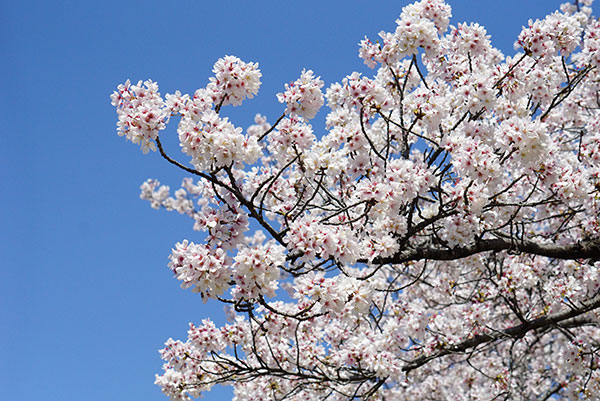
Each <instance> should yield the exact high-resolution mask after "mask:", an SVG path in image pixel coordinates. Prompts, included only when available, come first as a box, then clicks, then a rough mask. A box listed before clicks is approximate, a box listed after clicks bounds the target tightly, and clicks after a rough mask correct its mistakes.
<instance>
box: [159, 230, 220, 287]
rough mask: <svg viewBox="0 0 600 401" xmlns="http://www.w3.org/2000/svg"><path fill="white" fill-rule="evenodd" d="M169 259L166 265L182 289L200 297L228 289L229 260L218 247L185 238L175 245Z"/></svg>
mask: <svg viewBox="0 0 600 401" xmlns="http://www.w3.org/2000/svg"><path fill="white" fill-rule="evenodd" d="M169 259H170V260H171V261H170V262H169V268H170V269H171V270H172V271H173V273H174V274H175V276H176V277H177V279H178V280H181V281H182V283H181V288H183V289H186V288H192V291H194V292H197V293H200V294H202V296H206V297H209V298H214V297H216V296H218V295H221V294H223V292H224V291H225V290H226V289H227V288H229V281H230V280H231V269H230V268H229V266H230V262H229V257H228V256H227V254H226V253H225V252H224V251H223V250H222V249H216V250H214V249H211V248H210V247H208V246H205V245H201V244H194V243H193V242H188V241H187V240H185V241H183V242H179V243H177V244H176V245H175V249H173V250H172V252H171V255H170V256H169Z"/></svg>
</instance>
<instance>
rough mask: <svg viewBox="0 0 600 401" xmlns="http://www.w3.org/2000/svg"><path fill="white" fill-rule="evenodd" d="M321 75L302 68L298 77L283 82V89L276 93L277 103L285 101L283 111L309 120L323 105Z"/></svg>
mask: <svg viewBox="0 0 600 401" xmlns="http://www.w3.org/2000/svg"><path fill="white" fill-rule="evenodd" d="M323 84H324V83H323V81H322V80H321V77H315V76H314V73H313V72H312V70H302V74H301V75H300V78H298V79H297V80H296V81H294V82H292V83H290V84H285V91H284V92H283V93H278V94H277V100H279V103H285V105H286V109H285V112H286V113H287V114H290V115H292V116H294V115H297V116H299V117H302V118H304V119H305V120H307V121H308V120H310V119H312V118H314V116H315V115H316V114H317V112H318V111H319V109H320V108H321V106H323V103H324V100H323V93H322V92H321V88H322V87H323Z"/></svg>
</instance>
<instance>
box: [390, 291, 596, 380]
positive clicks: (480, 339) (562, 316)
mask: <svg viewBox="0 0 600 401" xmlns="http://www.w3.org/2000/svg"><path fill="white" fill-rule="evenodd" d="M599 307H600V296H596V297H595V298H593V299H592V300H591V301H590V302H589V303H588V304H587V305H584V306H583V307H581V308H576V309H570V310H569V311H566V312H561V313H555V314H553V315H548V316H542V317H540V318H537V319H534V320H531V321H528V322H525V323H522V324H520V325H518V326H514V327H510V328H508V329H505V330H502V331H498V332H495V333H493V334H479V335H476V336H474V337H472V338H469V339H468V340H465V341H462V342H460V343H458V344H455V345H452V346H449V347H448V348H444V349H442V350H440V351H438V352H435V353H433V354H431V355H423V356H420V357H418V358H416V359H413V360H412V361H410V362H408V363H407V364H406V365H404V366H403V367H402V370H403V371H404V372H409V371H411V370H414V369H417V368H418V367H420V366H423V365H425V364H426V363H427V362H430V361H431V360H433V359H437V358H440V357H443V356H445V355H449V354H454V353H457V352H465V351H466V350H468V349H470V348H477V347H478V346H479V345H481V344H485V343H490V342H493V341H496V340H500V339H504V338H521V337H523V336H524V335H525V334H527V333H528V332H529V331H531V330H538V329H547V328H551V327H553V326H558V325H559V323H561V322H564V321H566V320H569V319H573V318H576V317H578V316H581V315H583V314H584V313H587V312H589V311H592V310H594V309H596V308H599ZM566 323H567V324H568V323H569V322H566Z"/></svg>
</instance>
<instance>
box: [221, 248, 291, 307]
mask: <svg viewBox="0 0 600 401" xmlns="http://www.w3.org/2000/svg"><path fill="white" fill-rule="evenodd" d="M234 260H235V263H234V264H233V266H232V270H233V272H234V273H233V280H234V281H235V283H236V285H237V287H236V288H234V289H233V296H234V298H235V299H244V300H250V299H256V298H258V296H259V295H261V294H265V295H267V296H269V297H274V296H275V290H277V288H278V286H277V280H278V279H279V269H280V266H283V265H284V263H285V248H284V247H282V246H281V245H278V244H276V243H275V242H274V241H269V242H267V243H266V244H265V245H256V246H254V247H248V248H243V249H241V250H240V251H239V252H238V253H237V255H236V256H235V257H234Z"/></svg>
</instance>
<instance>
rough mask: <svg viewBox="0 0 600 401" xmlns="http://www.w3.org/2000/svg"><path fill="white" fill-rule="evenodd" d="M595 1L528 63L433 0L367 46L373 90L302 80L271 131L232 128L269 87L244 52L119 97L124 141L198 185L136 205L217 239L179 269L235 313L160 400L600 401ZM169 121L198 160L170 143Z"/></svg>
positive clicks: (520, 45) (562, 19) (195, 348)
mask: <svg viewBox="0 0 600 401" xmlns="http://www.w3.org/2000/svg"><path fill="white" fill-rule="evenodd" d="M591 3H592V1H591V0H579V1H576V2H575V3H565V4H563V5H562V6H561V8H560V10H559V11H557V12H555V13H552V14H550V15H548V16H546V17H545V18H544V19H541V20H536V21H533V20H530V21H529V23H528V25H527V26H526V27H524V28H523V29H522V31H521V33H520V34H519V36H518V38H517V41H516V42H515V50H516V52H515V54H514V55H512V56H511V55H504V54H503V53H502V52H500V51H499V50H498V49H496V48H494V47H493V46H492V44H491V41H490V37H489V36H488V35H487V33H486V31H485V29H484V28H483V27H481V26H480V25H478V24H475V23H472V24H466V23H458V24H456V25H450V18H451V8H450V6H449V5H448V4H446V3H445V2H444V1H443V0H420V1H417V2H415V3H414V4H411V5H408V6H406V7H404V8H403V9H402V11H401V14H400V17H399V18H398V19H397V20H396V28H395V30H394V31H392V32H381V33H380V34H379V39H378V40H377V41H371V40H370V39H368V38H365V39H364V40H363V41H361V42H360V45H359V55H360V57H361V58H362V60H363V61H364V63H365V64H366V65H367V66H369V67H370V68H374V69H375V68H376V70H375V72H374V74H373V75H372V76H367V75H363V74H360V73H358V72H353V73H351V74H349V75H348V76H346V77H345V78H344V79H342V81H341V82H339V83H333V84H331V85H329V87H327V88H326V89H325V90H324V89H323V88H325V83H324V82H323V80H321V78H320V77H319V76H318V75H317V74H316V73H315V72H314V71H313V70H309V69H304V70H302V71H301V72H300V75H299V77H297V78H296V79H292V80H291V81H290V82H289V83H287V84H284V85H282V88H283V89H282V92H281V93H279V94H277V99H278V100H279V102H280V103H281V106H280V107H281V109H280V110H279V111H276V112H275V113H274V117H273V120H270V119H269V118H267V117H266V116H264V115H260V114H259V115H256V116H255V120H254V124H253V125H251V126H250V127H248V128H246V129H242V128H241V127H239V126H237V125H236V123H235V121H232V120H230V119H229V118H228V117H227V116H226V113H227V110H228V107H229V106H240V105H241V104H242V103H243V102H245V101H246V99H250V98H253V97H254V96H255V95H257V94H258V90H259V87H260V79H261V77H262V74H261V72H260V70H259V68H258V64H257V63H250V62H244V61H242V60H240V59H238V58H237V57H234V56H225V57H224V58H222V59H219V60H217V62H216V63H215V65H214V68H213V76H212V77H210V78H209V79H208V83H207V84H206V85H205V86H204V87H201V88H200V89H198V90H196V91H195V92H194V93H193V94H182V93H180V92H175V93H174V94H166V95H165V96H164V98H163V97H162V96H161V95H160V93H159V92H158V84H156V83H155V82H152V81H146V82H141V81H140V82H138V83H137V84H132V83H131V82H129V81H127V82H126V83H124V84H122V85H119V86H118V89H117V91H116V92H114V94H113V95H112V102H113V105H114V106H115V107H116V108H117V115H118V123H117V126H118V127H117V132H118V134H119V135H122V136H125V137H126V138H127V139H128V140H130V141H131V142H133V143H135V144H138V145H139V146H140V147H141V150H142V151H143V152H145V153H148V152H149V151H150V150H152V151H156V150H158V151H159V153H160V155H161V156H162V157H163V158H164V159H165V160H167V161H168V162H169V163H170V164H171V165H174V166H176V167H177V168H179V169H181V170H182V171H185V172H186V173H188V174H190V175H191V177H189V178H186V179H184V180H183V183H182V185H181V188H179V189H177V190H175V191H174V192H172V191H171V189H170V188H169V187H168V186H166V185H161V184H160V183H159V182H158V181H156V180H148V181H146V182H145V183H143V185H142V188H141V190H142V191H141V192H142V193H141V197H142V198H143V199H145V200H147V201H149V202H150V204H151V206H152V207H154V208H157V209H158V208H164V209H166V210H174V211H177V212H178V213H180V214H183V215H186V216H188V217H189V218H190V219H191V220H192V221H193V225H194V229H195V230H198V231H203V232H204V233H205V234H204V235H199V236H198V238H195V239H194V240H191V239H185V240H182V241H181V242H178V243H177V244H175V246H174V247H173V249H172V251H171V254H170V256H169V264H168V266H169V268H170V269H171V270H172V272H173V274H174V276H175V277H176V278H177V279H178V280H180V281H181V286H182V288H184V289H190V290H192V291H194V292H196V293H198V294H200V296H201V297H202V298H203V299H204V300H205V301H206V300H209V299H210V300H211V302H213V301H214V302H221V303H223V304H224V306H225V307H226V308H227V311H228V312H227V315H228V318H229V323H227V324H225V325H223V326H222V327H217V326H216V325H215V324H214V323H213V322H212V321H211V320H210V319H204V320H202V322H201V323H200V324H190V329H189V331H188V338H187V340H185V341H180V340H172V339H169V340H168V341H167V343H166V345H165V348H164V349H163V350H162V351H161V356H162V358H163V360H164V361H165V363H164V366H163V370H164V372H163V373H162V374H161V375H157V377H156V383H157V384H158V385H159V386H160V387H161V388H162V390H163V392H164V393H165V394H166V395H168V396H169V397H170V398H171V399H173V400H189V399H191V398H194V397H198V396H200V395H201V394H202V393H203V392H206V391H210V389H211V388H212V387H213V386H214V385H215V384H224V385H231V386H233V389H234V400H235V401H246V400H247V401H250V400H294V401H295V400H298V401H300V400H330V401H338V400H356V399H365V400H366V399H369V400H378V401H383V400H443V399H452V400H465V401H466V400H488V399H492V398H493V399H505V400H512V399H514V400H520V399H528V400H529V399H538V400H539V399H544V400H545V399H561V400H573V399H597V394H600V362H599V361H600V340H599V339H600V299H599V298H598V297H599V296H600V95H599V93H600V68H599V67H600V22H598V20H597V19H596V18H594V17H592V11H591V8H590V6H591ZM325 104H326V105H327V107H328V109H329V110H328V112H327V115H326V117H325V129H324V131H323V132H317V133H316V132H315V130H314V128H313V126H312V125H311V121H312V120H313V119H314V118H317V116H318V115H319V112H320V111H321V110H322V109H323V106H324V105H325ZM174 121H175V123H174ZM269 121H273V122H272V123H270V122H269ZM169 124H176V125H177V136H178V139H179V143H180V150H181V152H182V156H174V153H173V150H172V149H166V148H165V146H164V145H163V142H161V139H163V138H164V135H169V133H168V132H166V131H165V132H163V131H164V130H165V128H166V127H167V126H168V125H169ZM186 158H187V160H186ZM252 222H254V223H255V224H251V223H252ZM257 228H258V229H257Z"/></svg>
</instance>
